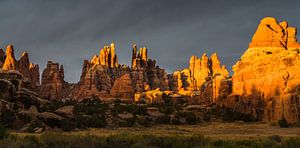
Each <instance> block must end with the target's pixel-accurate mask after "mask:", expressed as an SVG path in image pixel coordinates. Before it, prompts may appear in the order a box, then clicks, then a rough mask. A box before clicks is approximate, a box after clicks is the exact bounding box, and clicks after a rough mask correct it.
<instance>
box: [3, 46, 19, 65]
mask: <svg viewBox="0 0 300 148" xmlns="http://www.w3.org/2000/svg"><path fill="white" fill-rule="evenodd" d="M17 68H18V63H17V60H16V58H15V51H14V47H13V45H8V46H7V47H6V58H5V61H4V64H3V67H2V69H3V70H17Z"/></svg>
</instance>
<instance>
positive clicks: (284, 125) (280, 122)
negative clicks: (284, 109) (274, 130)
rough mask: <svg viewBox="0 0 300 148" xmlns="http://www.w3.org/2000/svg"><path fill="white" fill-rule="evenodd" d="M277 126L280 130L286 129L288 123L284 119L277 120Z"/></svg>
mask: <svg viewBox="0 0 300 148" xmlns="http://www.w3.org/2000/svg"><path fill="white" fill-rule="evenodd" d="M278 125H279V126H280V127H281V128H287V127H289V123H288V121H287V120H286V119H285V118H282V119H281V120H278Z"/></svg>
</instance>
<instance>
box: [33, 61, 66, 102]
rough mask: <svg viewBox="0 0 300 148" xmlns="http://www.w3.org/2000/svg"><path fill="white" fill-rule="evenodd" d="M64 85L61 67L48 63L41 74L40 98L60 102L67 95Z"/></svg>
mask: <svg viewBox="0 0 300 148" xmlns="http://www.w3.org/2000/svg"><path fill="white" fill-rule="evenodd" d="M66 85H67V84H66V82H65V81H64V68H63V65H59V64H58V63H55V62H52V61H48V63H47V67H46V68H45V69H44V71H43V73H42V83H41V87H40V91H39V94H40V96H41V97H43V98H45V99H47V100H61V99H63V98H65V97H66V95H67V94H66V93H67V92H66V89H65V87H66Z"/></svg>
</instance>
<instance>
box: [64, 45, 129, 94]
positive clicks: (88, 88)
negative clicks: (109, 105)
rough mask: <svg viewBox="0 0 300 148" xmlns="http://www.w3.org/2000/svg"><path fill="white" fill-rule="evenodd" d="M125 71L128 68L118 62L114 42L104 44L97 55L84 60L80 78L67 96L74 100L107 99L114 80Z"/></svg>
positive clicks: (127, 71)
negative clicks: (108, 44)
mask: <svg viewBox="0 0 300 148" xmlns="http://www.w3.org/2000/svg"><path fill="white" fill-rule="evenodd" d="M126 73H129V68H128V67H126V66H123V65H119V64H118V58H117V55H116V54H115V45H114V43H112V44H111V45H110V46H104V47H103V49H100V53H99V55H95V56H94V57H93V58H92V60H90V61H88V60H85V61H84V63H83V68H82V74H81V77H80V80H79V82H78V84H76V86H75V88H74V89H73V90H72V91H71V93H70V95H69V97H70V98H72V99H75V100H83V99H90V98H100V97H101V98H102V99H109V98H111V96H110V92H111V89H112V87H113V84H114V81H115V80H116V79H117V78H120V77H121V76H122V75H123V74H126ZM116 87H117V86H116ZM115 89H116V88H115Z"/></svg>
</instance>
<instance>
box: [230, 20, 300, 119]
mask: <svg viewBox="0 0 300 148" xmlns="http://www.w3.org/2000/svg"><path fill="white" fill-rule="evenodd" d="M299 47H300V44H299V43H297V39H296V28H294V27H290V26H288V23H287V22H286V21H283V22H280V23H278V22H277V20H276V19H275V18H272V17H267V18H264V19H262V20H261V22H260V24H259V25H258V28H257V30H256V32H255V34H254V36H253V38H252V41H251V43H250V44H249V48H248V49H247V50H246V52H245V53H244V54H243V55H242V57H241V59H240V60H239V61H238V62H237V63H236V64H235V65H234V66H233V72H234V74H233V76H232V94H231V95H230V96H229V97H228V98H227V101H226V103H227V104H226V105H227V106H229V107H231V108H235V109H236V110H237V111H238V112H245V113H250V114H252V115H254V116H255V117H257V118H259V119H261V120H265V121H277V120H279V119H282V118H286V119H287V120H288V121H290V122H295V121H298V118H299V117H298V113H299V111H298V108H299V84H300V75H299V72H300V71H299V69H300V54H299V53H300V52H299V49H300V48H299Z"/></svg>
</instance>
